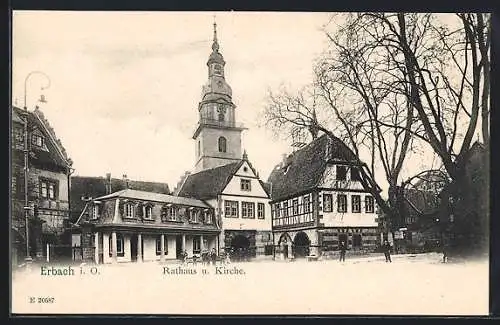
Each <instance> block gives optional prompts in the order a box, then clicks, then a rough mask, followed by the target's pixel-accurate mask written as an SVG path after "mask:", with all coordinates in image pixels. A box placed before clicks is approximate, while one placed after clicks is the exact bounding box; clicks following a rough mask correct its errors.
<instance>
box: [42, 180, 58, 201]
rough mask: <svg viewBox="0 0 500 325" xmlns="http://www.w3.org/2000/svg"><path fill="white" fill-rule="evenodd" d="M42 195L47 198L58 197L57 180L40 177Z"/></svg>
mask: <svg viewBox="0 0 500 325" xmlns="http://www.w3.org/2000/svg"><path fill="white" fill-rule="evenodd" d="M40 196H41V197H42V198H45V199H50V200H55V199H56V197H57V182H56V181H52V180H48V179H40Z"/></svg>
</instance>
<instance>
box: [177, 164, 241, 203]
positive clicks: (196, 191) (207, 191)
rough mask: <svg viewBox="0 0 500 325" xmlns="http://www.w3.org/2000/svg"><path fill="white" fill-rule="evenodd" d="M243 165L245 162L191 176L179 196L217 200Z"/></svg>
mask: <svg viewBox="0 0 500 325" xmlns="http://www.w3.org/2000/svg"><path fill="white" fill-rule="evenodd" d="M242 164H243V160H240V161H237V162H234V163H230V164H227V165H223V166H220V167H216V168H211V169H207V170H203V171H200V172H198V173H196V174H191V175H189V176H188V177H187V178H186V180H185V181H184V184H183V185H182V187H181V189H180V190H179V194H178V195H179V196H185V197H193V198H197V199H200V200H206V199H211V198H216V197H217V195H218V194H220V193H221V192H222V191H223V190H224V188H225V187H226V185H227V184H228V182H229V181H230V180H231V177H232V176H233V175H234V173H236V172H237V171H238V169H239V168H240V166H241V165H242Z"/></svg>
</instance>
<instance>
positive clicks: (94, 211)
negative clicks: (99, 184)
mask: <svg viewBox="0 0 500 325" xmlns="http://www.w3.org/2000/svg"><path fill="white" fill-rule="evenodd" d="M98 218H99V205H97V204H95V203H94V204H93V205H92V206H91V207H90V220H97V219H98Z"/></svg>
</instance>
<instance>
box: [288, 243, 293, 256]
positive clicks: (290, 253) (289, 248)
mask: <svg viewBox="0 0 500 325" xmlns="http://www.w3.org/2000/svg"><path fill="white" fill-rule="evenodd" d="M287 245H288V258H289V259H291V258H293V251H292V243H288V244H287Z"/></svg>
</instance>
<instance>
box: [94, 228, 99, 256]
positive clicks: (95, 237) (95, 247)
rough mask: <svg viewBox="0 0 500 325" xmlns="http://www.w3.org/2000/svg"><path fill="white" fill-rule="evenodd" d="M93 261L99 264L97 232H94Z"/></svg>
mask: <svg viewBox="0 0 500 325" xmlns="http://www.w3.org/2000/svg"><path fill="white" fill-rule="evenodd" d="M94 262H95V264H99V233H98V232H96V233H95V234H94Z"/></svg>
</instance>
